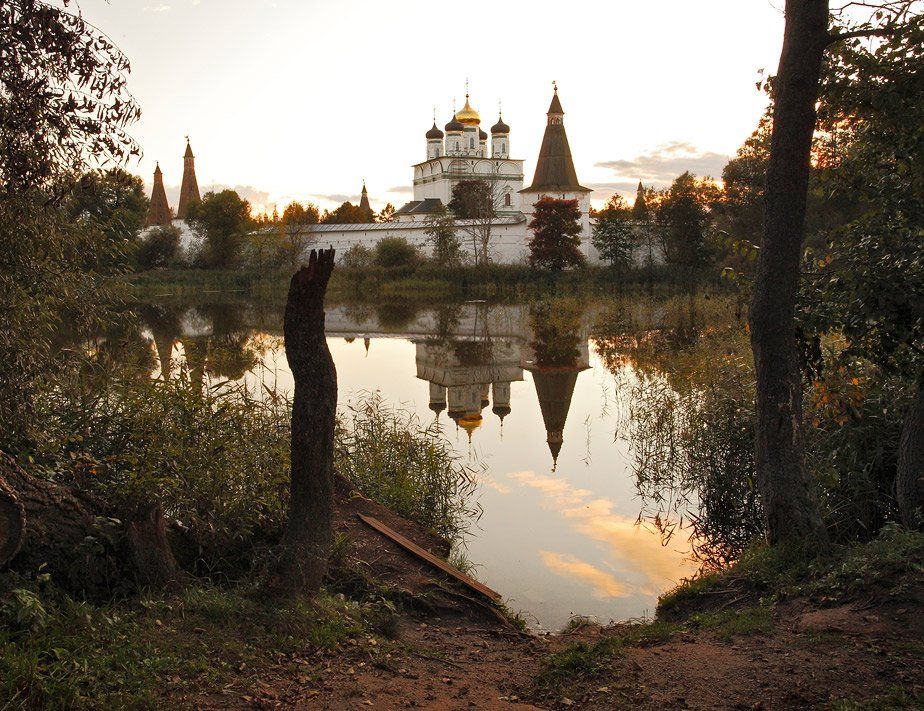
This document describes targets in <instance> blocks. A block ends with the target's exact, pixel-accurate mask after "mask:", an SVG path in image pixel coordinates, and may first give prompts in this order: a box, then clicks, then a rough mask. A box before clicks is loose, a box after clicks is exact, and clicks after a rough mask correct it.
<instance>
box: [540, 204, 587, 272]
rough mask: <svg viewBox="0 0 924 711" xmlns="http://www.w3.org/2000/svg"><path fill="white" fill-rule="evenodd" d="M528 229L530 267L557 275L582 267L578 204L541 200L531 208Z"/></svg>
mask: <svg viewBox="0 0 924 711" xmlns="http://www.w3.org/2000/svg"><path fill="white" fill-rule="evenodd" d="M533 209H534V211H533V219H532V221H531V222H530V223H529V229H530V230H532V233H533V236H532V239H530V241H529V263H530V266H533V267H538V268H540V269H549V270H551V271H556V272H560V271H562V270H563V269H565V268H566V267H580V266H583V265H584V261H585V260H584V255H583V254H581V250H580V246H581V238H580V234H581V223H580V219H581V210H580V208H579V207H578V201H577V200H558V199H556V198H550V197H543V198H541V199H540V200H539V201H538V202H536V204H535V205H534V206H533Z"/></svg>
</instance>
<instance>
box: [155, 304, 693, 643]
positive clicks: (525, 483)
mask: <svg viewBox="0 0 924 711" xmlns="http://www.w3.org/2000/svg"><path fill="white" fill-rule="evenodd" d="M216 298H217V299H218V300H217V301H215V300H213V301H212V303H208V304H204V305H203V304H200V305H185V304H183V305H179V306H178V305H175V304H168V303H167V302H166V301H163V302H162V301H158V300H155V301H154V302H153V303H150V304H147V305H146V306H145V307H142V308H141V309H140V311H141V314H142V319H143V321H144V323H143V327H144V333H145V335H146V337H148V338H149V344H150V348H151V350H152V351H154V352H155V353H156V358H157V361H156V363H157V364H156V365H155V367H154V374H157V373H158V372H159V371H160V368H161V367H164V368H167V365H168V363H169V364H170V365H171V366H172V367H176V366H177V365H178V364H179V363H180V362H182V361H183V360H184V359H185V358H186V356H187V355H190V361H192V360H193V358H192V356H191V354H192V353H193V351H194V350H198V351H199V352H200V354H201V351H202V348H203V346H202V344H203V343H204V342H207V343H211V346H210V347H211V349H212V350H213V351H214V354H215V355H214V356H213V358H212V364H211V367H210V368H207V369H206V371H207V372H210V373H211V375H210V377H212V378H216V379H232V380H241V379H243V380H244V381H245V382H247V383H248V385H250V386H252V387H253V388H255V389H263V390H265V389H267V388H268V389H270V390H272V389H277V390H280V391H289V392H290V391H291V390H292V387H293V381H292V376H291V373H290V371H289V369H288V366H287V364H286V358H285V352H284V348H283V344H282V336H281V318H282V308H283V307H282V304H280V303H265V304H264V303H254V302H247V301H243V302H236V303H229V302H222V301H221V300H220V299H221V297H220V296H219V297H216ZM563 304H566V305H563ZM601 308H602V307H601V306H599V305H594V304H578V303H577V302H575V301H573V300H572V301H567V302H566V301H561V300H559V301H552V302H550V303H546V304H538V305H537V304H500V305H491V304H487V303H484V302H465V303H457V304H448V305H447V304H441V305H439V306H433V307H428V306H422V307H412V306H409V305H408V304H397V305H389V306H382V305H379V306H371V305H362V304H360V305H357V304H349V305H344V304H328V308H327V334H328V343H329V346H330V350H331V353H332V354H333V358H334V362H335V364H336V367H337V376H338V386H339V398H340V402H341V405H345V404H347V403H349V402H350V401H351V400H355V399H357V398H361V397H363V396H364V395H365V394H368V393H371V392H376V391H377V392H379V393H380V394H381V396H382V398H383V399H384V400H385V402H387V403H390V404H392V405H394V406H395V407H399V408H402V409H405V410H409V411H412V412H414V413H416V415H417V416H418V417H419V418H420V420H421V421H422V422H429V421H432V420H433V419H434V418H436V419H437V420H438V421H440V422H441V424H442V427H443V432H444V436H445V437H447V438H448V440H449V442H450V443H451V445H452V446H453V447H454V449H455V450H456V451H457V452H458V453H459V455H460V456H462V457H463V458H464V459H465V460H466V461H467V462H470V463H471V464H472V465H473V466H475V467H476V469H477V472H478V490H477V494H476V496H477V501H478V504H479V505H480V507H481V510H482V514H481V516H480V518H479V519H478V520H477V522H474V523H473V524H472V526H471V528H470V532H469V535H468V536H467V538H466V541H465V544H464V545H465V549H466V556H467V558H468V559H469V560H470V561H471V562H472V563H474V564H475V566H476V568H475V575H476V577H478V578H479V579H480V580H482V581H483V582H485V583H486V584H488V585H489V586H491V587H492V588H494V589H495V590H497V591H498V592H500V593H501V594H502V595H503V596H504V598H505V599H506V601H507V603H508V606H509V607H510V608H511V609H512V610H514V611H521V612H522V614H523V616H524V618H525V619H526V620H527V621H528V622H529V623H530V624H531V626H533V627H536V628H540V629H546V630H551V631H557V630H559V629H561V628H562V627H563V626H564V625H565V624H566V623H567V622H568V620H569V618H570V617H571V616H572V615H577V614H580V615H585V616H590V617H594V618H596V619H598V620H599V621H601V622H604V623H605V622H609V621H610V620H621V619H628V618H635V617H641V616H644V615H647V614H653V612H654V608H655V604H656V602H657V597H658V595H659V594H660V593H662V592H663V591H665V590H666V589H668V588H670V587H672V586H673V585H674V584H676V583H677V581H679V580H680V579H681V578H682V577H685V576H687V575H689V574H691V573H692V572H693V570H694V564H693V562H692V561H691V560H690V558H689V556H688V550H687V546H688V541H685V540H682V538H683V537H682V536H675V537H674V538H673V539H672V540H671V541H670V542H669V543H668V544H666V545H664V544H662V539H661V536H660V535H659V534H658V533H657V532H656V531H655V530H653V529H652V528H651V527H650V526H648V525H646V524H645V522H644V521H643V522H641V523H639V522H638V518H639V512H640V510H641V509H642V502H641V501H640V499H639V497H638V496H637V493H636V490H635V485H634V481H635V480H634V476H633V469H632V458H633V452H632V440H631V437H627V436H625V431H626V428H625V423H626V418H627V417H628V409H627V408H628V404H627V395H626V394H627V392H629V390H630V389H631V387H632V385H633V383H634V381H635V377H636V376H635V373H634V371H633V366H632V365H631V362H625V363H620V364H619V365H615V366H614V365H613V364H612V362H611V361H612V359H610V365H609V367H607V366H605V365H604V361H603V359H602V358H601V355H600V353H599V349H598V347H597V343H596V341H595V340H594V339H593V338H592V337H591V332H592V324H593V323H594V319H595V316H596V314H597V313H598V312H599V310H600V309H601ZM639 308H643V307H641V306H640V307H639ZM646 308H650V309H654V310H655V311H656V307H654V306H652V307H646ZM646 318H647V319H649V320H651V319H653V320H657V313H648V314H646ZM219 346H221V347H222V348H224V352H223V354H220V353H221V352H220V350H219ZM190 365H191V366H192V363H190Z"/></svg>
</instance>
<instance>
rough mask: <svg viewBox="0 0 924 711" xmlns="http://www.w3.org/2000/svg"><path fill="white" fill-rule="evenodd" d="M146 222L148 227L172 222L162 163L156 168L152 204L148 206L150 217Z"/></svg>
mask: <svg viewBox="0 0 924 711" xmlns="http://www.w3.org/2000/svg"><path fill="white" fill-rule="evenodd" d="M144 224H145V225H146V226H148V227H150V226H151V225H169V224H170V205H169V204H168V203H167V193H166V192H165V191H164V174H163V173H161V171H160V163H158V164H157V166H156V167H155V168H154V187H153V189H152V190H151V206H150V207H149V208H148V218H147V220H146V221H145V223H144Z"/></svg>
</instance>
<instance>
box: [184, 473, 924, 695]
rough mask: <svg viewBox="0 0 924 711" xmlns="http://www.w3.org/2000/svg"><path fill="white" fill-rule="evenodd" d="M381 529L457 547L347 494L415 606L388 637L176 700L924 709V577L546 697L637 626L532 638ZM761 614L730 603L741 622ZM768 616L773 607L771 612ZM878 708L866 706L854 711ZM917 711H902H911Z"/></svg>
mask: <svg viewBox="0 0 924 711" xmlns="http://www.w3.org/2000/svg"><path fill="white" fill-rule="evenodd" d="M360 512H361V513H365V514H367V515H372V516H375V517H376V518H379V519H380V520H381V521H383V522H384V523H386V524H387V525H388V526H390V527H392V528H394V529H395V530H397V531H399V532H400V533H401V534H402V535H404V536H406V537H408V538H410V539H411V540H413V541H414V542H416V543H417V544H418V545H421V546H423V547H425V548H428V549H430V550H431V551H433V552H434V553H443V554H444V553H445V552H446V550H445V542H443V541H441V540H440V539H438V538H435V537H433V536H431V535H429V534H427V533H426V532H424V531H422V530H421V529H420V528H419V527H417V526H415V525H414V524H412V523H410V522H407V521H404V520H402V519H401V518H400V517H398V516H395V515H394V514H393V513H391V512H389V511H387V510H386V509H384V508H383V507H381V506H379V505H377V504H375V503H373V502H371V501H369V500H367V499H363V498H361V497H356V496H350V494H349V493H348V492H347V491H346V490H345V489H344V490H342V491H341V492H340V497H339V508H338V527H339V529H340V530H341V531H343V532H344V533H346V534H347V535H348V536H349V538H350V541H351V546H350V547H349V552H348V554H347V555H348V557H349V558H350V560H349V563H350V564H351V565H353V566H361V567H363V568H366V569H368V571H369V573H370V575H372V576H374V577H375V578H376V579H379V580H381V581H383V582H387V583H388V584H390V585H394V586H396V587H397V588H399V589H400V590H402V591H403V592H404V594H406V596H407V599H408V600H409V601H414V600H417V601H419V604H416V605H415V604H411V605H407V606H404V608H403V609H402V610H400V611H399V613H398V617H397V619H396V621H395V623H394V625H393V627H392V629H390V630H389V634H388V635H384V634H376V635H372V634H369V635H366V634H362V635H355V636H353V637H351V638H349V639H347V640H345V641H343V642H342V643H340V644H338V645H337V646H335V647H332V648H327V649H312V648H311V647H310V646H306V648H305V649H304V651H302V652H299V653H296V654H291V655H287V656H278V657H276V658H273V659H268V660H267V663H266V664H265V666H261V667H260V668H259V669H247V670H242V671H241V675H240V678H239V679H238V680H236V681H234V682H232V683H231V684H227V685H225V687H224V688H223V689H219V690H211V691H209V692H208V693H201V694H198V693H197V694H195V695H194V696H193V697H188V698H185V699H178V702H181V703H182V702H188V703H190V704H191V705H194V706H195V707H197V708H213V709H218V708H222V709H225V708H231V709H235V708H298V709H338V710H339V709H365V708H375V709H401V708H423V709H467V708H478V709H512V708H516V709H533V708H541V709H565V708H583V709H805V708H835V709H840V708H916V707H917V706H916V704H917V703H919V702H920V700H921V699H922V698H924V696H922V693H924V663H922V662H924V660H922V653H924V615H922V614H921V610H922V607H921V604H920V603H921V600H922V593H924V585H922V576H921V575H920V567H919V568H918V571H919V572H918V574H917V575H916V576H915V578H914V579H912V580H910V581H909V582H908V584H907V585H906V589H905V591H904V593H903V594H902V596H901V597H900V599H895V597H894V596H891V597H885V596H877V595H872V596H871V597H869V598H868V599H852V600H846V601H845V600H840V601H830V600H828V601H822V602H821V603H814V602H811V601H808V600H804V599H797V600H789V601H786V602H783V603H779V604H776V605H773V606H772V607H770V609H769V612H767V614H766V616H765V617H764V618H762V619H761V621H760V624H758V625H753V626H751V627H750V628H742V629H739V628H737V627H734V626H728V625H724V626H723V625H717V626H715V627H702V628H697V627H695V626H694V627H688V626H685V625H680V626H677V627H671V628H670V629H669V630H668V631H667V632H666V633H662V634H659V635H657V636H656V638H655V639H653V640H652V639H649V640H646V639H645V638H644V637H643V638H642V639H637V638H632V639H634V641H632V642H625V643H623V644H620V645H619V646H618V647H614V648H613V651H612V652H611V653H609V654H607V655H606V656H605V657H604V658H603V659H602V660H601V661H600V662H599V664H597V665H596V666H595V667H594V668H593V669H591V670H589V671H588V670H587V669H586V668H578V669H576V671H575V674H574V675H573V676H572V677H568V678H565V679H563V680H561V679H560V680H558V681H556V682H555V683H554V684H552V685H549V684H548V683H546V684H545V685H542V684H537V682H536V679H537V675H540V674H541V673H542V672H543V670H547V668H548V664H549V660H550V659H554V656H550V655H554V654H555V653H556V652H561V651H562V650H564V649H567V648H569V647H570V646H572V645H574V644H575V643H580V642H582V643H584V645H583V647H582V648H583V649H588V648H593V647H594V645H596V644H597V643H599V642H601V640H607V639H609V638H614V639H617V638H625V635H626V631H627V630H631V629H632V628H629V627H626V626H618V625H617V626H615V627H611V628H606V629H603V628H600V627H598V626H595V625H584V626H579V627H578V629H576V630H575V631H574V632H572V633H570V634H562V635H553V636H541V637H540V636H535V635H531V634H528V633H524V632H522V631H520V630H518V629H516V627H514V626H513V625H511V624H510V622H508V621H506V620H505V619H504V618H503V617H502V616H501V615H500V614H499V613H498V612H497V611H495V610H494V609H493V608H491V607H490V606H489V605H486V604H485V603H484V602H483V601H481V600H477V599H476V598H475V594H474V593H472V592H471V591H470V590H468V589H466V588H464V587H463V586H461V585H459V584H458V583H456V582H455V581H453V580H452V579H450V578H449V577H448V576H445V575H444V574H442V573H440V572H439V571H437V570H435V569H433V568H432V567H431V566H429V565H427V564H426V563H424V562H422V561H419V560H418V559H417V558H415V557H413V556H412V555H410V554H409V553H407V552H405V551H404V550H403V549H401V548H400V547H398V546H397V545H395V544H393V543H392V542H391V541H390V540H388V539H386V538H385V537H383V536H382V535H381V534H379V533H377V532H375V531H373V530H372V529H370V528H368V527H367V526H365V525H364V524H362V523H361V522H359V521H358V520H357V519H356V516H355V514H356V513H360ZM749 604H750V605H753V604H754V601H753V600H736V599H732V600H724V601H721V600H720V601H717V604H716V606H715V607H721V608H723V609H724V610H732V609H734V607H735V606H736V605H739V606H745V605H749ZM765 609H766V608H765ZM863 701H866V702H868V703H869V705H867V706H859V705H857V706H853V705H850V702H863ZM903 704H904V705H903Z"/></svg>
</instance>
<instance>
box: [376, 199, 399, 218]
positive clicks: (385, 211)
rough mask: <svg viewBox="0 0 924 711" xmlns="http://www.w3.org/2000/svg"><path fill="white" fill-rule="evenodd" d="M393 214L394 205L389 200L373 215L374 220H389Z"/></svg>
mask: <svg viewBox="0 0 924 711" xmlns="http://www.w3.org/2000/svg"><path fill="white" fill-rule="evenodd" d="M394 215H395V206H394V205H392V204H391V203H390V202H389V203H386V204H385V207H383V208H382V211H381V212H379V214H378V215H376V216H375V221H376V222H391V220H392V218H393V217H394Z"/></svg>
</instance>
